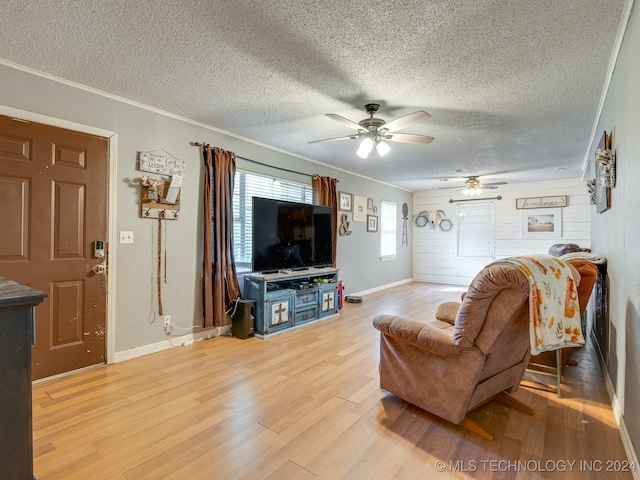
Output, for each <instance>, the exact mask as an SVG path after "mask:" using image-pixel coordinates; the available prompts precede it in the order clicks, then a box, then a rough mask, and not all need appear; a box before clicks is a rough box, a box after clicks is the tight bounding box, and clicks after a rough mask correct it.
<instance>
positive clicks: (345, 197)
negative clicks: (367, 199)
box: [338, 192, 353, 212]
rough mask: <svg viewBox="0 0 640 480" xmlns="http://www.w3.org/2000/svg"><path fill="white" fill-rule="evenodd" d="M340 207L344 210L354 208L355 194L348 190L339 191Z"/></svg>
mask: <svg viewBox="0 0 640 480" xmlns="http://www.w3.org/2000/svg"><path fill="white" fill-rule="evenodd" d="M338 208H339V209H340V210H341V211H343V212H350V211H352V210H353V195H351V194H350V193H347V192H338Z"/></svg>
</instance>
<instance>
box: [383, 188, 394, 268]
mask: <svg viewBox="0 0 640 480" xmlns="http://www.w3.org/2000/svg"><path fill="white" fill-rule="evenodd" d="M380 234H381V235H380V236H381V239H380V257H381V258H382V259H383V260H391V259H393V258H396V242H397V224H396V202H388V201H386V200H382V201H381V202H380Z"/></svg>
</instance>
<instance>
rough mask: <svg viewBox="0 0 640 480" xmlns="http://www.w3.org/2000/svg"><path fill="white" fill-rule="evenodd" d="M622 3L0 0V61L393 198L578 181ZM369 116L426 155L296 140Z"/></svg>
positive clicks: (396, 146) (403, 148)
mask: <svg viewBox="0 0 640 480" xmlns="http://www.w3.org/2000/svg"><path fill="white" fill-rule="evenodd" d="M624 3H625V1H624V0H536V1H531V0H510V1H504V0H432V1H418V0H397V1H395V2H389V1H380V0H367V1H364V0H353V1H350V2H344V1H343V0H325V1H317V0H269V1H247V0H233V1H231V0H228V1H198V0H136V1H127V0H117V1H102V2H99V1H74V0H58V1H56V2H50V1H48V0H41V1H32V0H2V6H1V7H0V13H1V15H0V58H3V59H6V60H9V61H11V62H15V63H18V64H21V65H24V66H27V67H30V68H33V69H36V70H39V71H42V72H46V73H49V74H52V75H56V76H59V77H62V78H64V79H68V80H71V81H73V82H78V83H80V84H84V85H87V86H90V87H93V88H96V89H99V90H102V91H105V92H108V93H110V94H114V95H118V96H121V97H125V98H128V99H131V100H135V101H137V102H140V103H143V104H146V105H150V106H153V107H156V108H159V109H162V110H165V111H168V112H171V113H174V114H178V115H181V116H184V117H187V118H190V119H193V120H196V121H199V122H202V123H205V124H208V125H211V126H213V127H216V128H218V129H222V130H225V131H228V132H231V133H234V134H236V135H240V136H243V137H247V138H250V139H253V140H256V141H258V142H261V143H265V144H268V145H272V146H275V147H278V148H280V149H283V150H286V151H288V152H292V153H295V154H297V155H300V156H302V157H305V158H309V159H313V160H316V161H319V162H322V163H326V164H330V165H333V166H336V167H339V168H341V169H344V170H347V171H352V172H355V173H358V174H361V175H365V176H367V177H370V178H374V179H378V180H381V181H384V182H386V183H391V184H395V185H398V186H400V187H402V188H406V189H409V190H422V189H427V188H437V187H439V186H442V185H443V184H442V183H441V182H440V181H439V179H440V178H443V177H444V178H446V177H459V176H468V175H481V180H483V181H485V182H492V181H508V182H510V183H515V182H518V181H535V180H546V179H552V178H553V179H556V178H578V177H580V176H581V175H582V166H583V162H584V159H585V155H586V154H587V149H588V148H589V144H590V141H591V135H592V129H593V125H594V122H595V120H596V115H597V112H598V104H599V102H600V98H601V95H602V92H603V87H604V84H605V80H606V75H607V70H608V68H609V62H610V59H611V56H612V53H613V50H614V45H615V41H616V36H617V34H618V30H619V27H620V24H621V21H622V16H623V10H624ZM370 102H378V103H380V104H381V109H380V112H379V113H378V115H377V116H379V117H381V118H383V119H385V120H386V121H390V120H392V119H394V118H396V117H399V116H401V115H405V114H408V113H411V112H413V111H416V110H425V111H427V112H429V113H430V114H431V116H432V119H431V121H429V122H428V123H424V124H419V125H415V126H412V127H409V128H407V129H404V130H402V131H401V133H417V134H422V135H430V136H433V137H435V140H434V142H433V143H431V144H430V145H413V144H400V143H392V144H390V145H391V147H392V151H391V153H390V154H389V155H387V156H386V157H384V158H380V157H379V156H378V155H377V154H375V153H372V155H370V156H369V158H368V159H367V160H362V159H360V158H359V157H357V156H356V154H355V152H356V149H357V142H355V141H353V140H344V141H337V142H329V143H320V144H309V143H308V142H309V141H311V140H317V139H321V138H331V137H339V136H344V135H349V134H350V133H353V130H350V129H349V128H347V127H345V126H343V125H341V124H339V123H337V122H334V121H332V120H331V119H329V118H327V117H326V116H325V115H324V114H325V113H335V114H338V115H341V116H343V117H346V118H348V119H350V120H353V121H355V122H358V121H359V120H361V119H363V118H365V117H366V116H367V115H366V114H365V112H364V110H363V106H364V104H366V103H370ZM236 153H237V154H238V155H242V152H236ZM256 160H260V159H256ZM560 167H562V168H564V170H561V171H558V170H557V169H558V168H560ZM448 185H451V183H449V184H448Z"/></svg>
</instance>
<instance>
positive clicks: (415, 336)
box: [373, 315, 462, 357]
mask: <svg viewBox="0 0 640 480" xmlns="http://www.w3.org/2000/svg"><path fill="white" fill-rule="evenodd" d="M373 326H374V327H375V328H376V329H378V330H380V333H382V334H383V335H387V336H390V337H394V338H397V339H399V340H403V341H405V342H407V343H411V344H413V345H415V346H416V347H419V348H421V349H423V350H426V351H428V352H430V353H433V354H435V355H438V356H440V357H456V356H458V355H459V354H460V352H461V351H462V348H460V347H459V346H458V345H456V344H455V342H454V340H453V335H452V334H451V330H450V329H442V328H438V327H436V326H435V325H433V324H430V323H426V324H425V323H420V322H417V321H415V320H410V319H408V318H402V317H398V316H395V315H377V316H376V317H375V318H374V319H373Z"/></svg>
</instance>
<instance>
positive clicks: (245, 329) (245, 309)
mask: <svg viewBox="0 0 640 480" xmlns="http://www.w3.org/2000/svg"><path fill="white" fill-rule="evenodd" d="M255 303H256V302H254V301H253V300H244V299H240V300H238V305H237V306H236V311H235V313H234V314H233V317H232V318H231V320H232V323H231V334H232V335H233V336H234V337H236V338H241V339H242V340H244V339H246V338H249V337H253V336H254V335H255V332H254V330H253V315H251V309H252V308H253V306H254V305H255Z"/></svg>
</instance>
